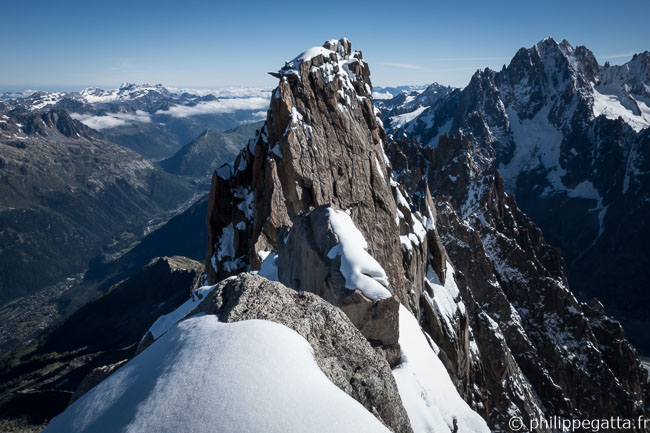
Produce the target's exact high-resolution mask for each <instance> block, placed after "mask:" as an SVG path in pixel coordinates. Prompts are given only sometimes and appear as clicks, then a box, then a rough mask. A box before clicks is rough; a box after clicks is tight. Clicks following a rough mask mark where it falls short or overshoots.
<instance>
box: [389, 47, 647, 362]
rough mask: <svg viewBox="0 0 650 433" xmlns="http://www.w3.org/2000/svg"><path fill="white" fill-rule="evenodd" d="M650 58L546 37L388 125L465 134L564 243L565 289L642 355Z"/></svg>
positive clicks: (418, 133) (431, 140) (523, 205)
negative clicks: (611, 318)
mask: <svg viewBox="0 0 650 433" xmlns="http://www.w3.org/2000/svg"><path fill="white" fill-rule="evenodd" d="M649 65H650V52H648V51H646V52H644V53H639V54H638V55H635V56H634V57H633V58H632V59H631V60H630V61H629V62H627V63H626V64H624V65H620V66H609V65H608V64H606V65H603V66H600V65H598V63H597V61H596V58H595V56H594V55H593V54H592V53H591V52H590V51H589V50H588V49H587V48H585V47H575V48H574V47H571V45H569V43H568V42H567V41H562V42H559V41H555V40H553V39H552V38H547V39H545V40H543V41H541V42H539V43H538V44H535V45H534V46H532V47H530V48H522V49H520V50H519V51H518V52H517V53H516V54H515V56H514V57H513V58H512V60H511V62H510V64H509V65H508V66H507V67H504V68H503V69H502V70H501V71H492V70H490V69H485V70H482V71H477V72H476V74H475V75H474V76H473V77H472V79H471V81H470V82H469V83H468V85H467V87H465V88H464V89H462V90H460V89H458V90H455V91H453V92H452V93H451V94H449V95H448V96H447V97H445V98H444V99H443V100H441V101H438V102H437V103H436V104H435V105H431V106H430V107H429V108H428V109H426V110H425V111H423V112H422V113H421V114H420V115H419V116H417V117H416V118H415V119H413V121H412V122H410V123H408V124H406V125H404V126H402V127H401V128H399V129H396V130H393V131H388V134H389V136H390V135H391V134H392V135H393V136H395V137H400V138H405V139H417V140H418V141H419V142H420V143H421V144H423V145H429V146H434V147H435V146H436V145H437V144H438V137H439V136H440V135H441V134H446V133H450V134H454V135H457V134H463V135H464V136H467V137H469V138H470V141H469V143H470V145H471V148H472V149H471V151H472V154H473V157H474V160H475V161H474V162H475V163H476V164H481V165H489V166H492V167H494V168H497V169H498V170H499V172H500V174H501V176H502V178H503V182H504V185H505V189H506V191H507V192H508V193H510V194H514V195H515V196H516V198H517V203H518V205H519V207H520V209H521V210H522V211H523V212H525V213H526V215H528V216H529V217H530V218H531V219H532V220H533V221H535V223H536V224H537V225H538V226H539V227H541V228H542V230H543V231H544V236H545V238H546V240H547V241H548V242H549V244H551V245H554V246H557V247H559V248H561V249H562V255H563V257H564V259H565V260H566V269H567V276H568V280H569V282H570V283H571V288H572V290H573V292H574V293H576V295H577V296H578V298H579V299H581V300H583V301H588V300H590V299H591V298H592V297H594V296H595V297H598V298H599V299H600V300H601V301H602V302H603V304H604V305H605V306H606V308H607V311H609V312H610V313H613V314H615V315H616V317H617V318H618V319H619V320H620V321H621V323H622V324H623V325H624V326H625V329H626V334H627V336H628V338H629V339H630V341H632V342H633V344H634V345H635V346H636V347H637V348H638V349H639V351H640V352H641V353H644V354H648V353H650V333H648V332H647V329H648V326H650V318H649V317H648V314H647V305H648V303H649V302H650V256H649V255H648V254H646V253H645V251H646V249H647V247H646V246H647V245H648V242H650V225H648V224H646V220H647V218H648V214H650V200H649V197H650V171H649V168H650V153H649V150H650V128H649V127H648V122H649V121H650V117H648V115H647V114H646V115H643V110H645V109H644V107H646V106H650V72H649V71H650V69H649V67H648V66H649ZM646 112H647V110H646ZM399 113H400V112H399V111H397V112H396V113H395V114H399ZM391 115H392V113H385V118H390V116H391ZM391 125H392V123H391ZM643 128H644V129H643Z"/></svg>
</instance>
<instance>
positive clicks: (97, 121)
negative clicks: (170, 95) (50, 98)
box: [70, 110, 151, 130]
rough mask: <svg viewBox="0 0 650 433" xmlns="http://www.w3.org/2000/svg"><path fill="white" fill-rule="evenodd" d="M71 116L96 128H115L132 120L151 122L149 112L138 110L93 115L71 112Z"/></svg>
mask: <svg viewBox="0 0 650 433" xmlns="http://www.w3.org/2000/svg"><path fill="white" fill-rule="evenodd" d="M70 117H72V118H73V119H76V120H78V121H80V122H81V123H83V124H84V125H86V126H88V127H89V128H93V129H96V130H101V129H108V128H115V127H116V126H124V125H128V124H129V123H132V122H140V123H150V122H151V117H150V116H149V113H147V112H145V111H142V110H137V111H136V112H135V113H110V114H106V115H104V116H93V115H91V114H80V113H70Z"/></svg>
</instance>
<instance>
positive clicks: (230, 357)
mask: <svg viewBox="0 0 650 433" xmlns="http://www.w3.org/2000/svg"><path fill="white" fill-rule="evenodd" d="M181 431H182V432H193V433H201V432H216V433H219V432H223V433H249V432H268V433H287V432H296V433H298V432H314V433H320V432H322V433H325V432H333V431H336V432H350V433H353V432H355V433H356V432H368V433H370V432H388V429H387V428H386V427H385V426H384V425H383V424H382V423H381V422H380V421H379V420H377V418H375V417H374V416H373V415H372V414H371V413H370V412H368V411H367V410H366V409H365V408H364V407H363V406H362V405H361V404H360V403H358V402H357V401H356V400H354V399H353V398H352V397H350V396H348V395H347V394H346V393H345V392H343V391H342V390H340V389H339V388H338V387H336V386H335V385H334V384H333V383H332V382H330V381H329V380H328V379H327V377H326V376H325V374H324V373H323V372H322V371H321V370H320V369H319V367H318V365H317V364H316V361H315V359H314V355H313V350H312V348H311V346H310V345H309V343H307V341H306V340H305V339H304V338H303V337H301V336H300V335H299V334H298V333H296V332H295V331H293V330H291V329H289V328H287V327H285V326H283V325H279V324H277V323H274V322H269V321H263V320H249V321H243V322H236V323H221V322H219V321H218V320H217V317H216V316H214V315H203V316H195V317H192V318H189V319H187V320H184V321H182V322H180V323H179V324H177V325H175V326H174V327H173V328H172V329H170V330H169V331H168V332H167V333H166V334H165V335H163V336H162V337H161V338H160V339H159V340H157V341H156V342H154V343H153V344H152V345H151V346H150V347H148V348H147V349H146V350H145V351H143V352H142V353H140V354H139V355H138V356H136V357H135V358H133V359H132V360H131V361H129V362H128V363H127V364H126V365H125V366H123V367H122V368H120V369H119V370H118V371H116V372H115V373H113V374H112V375H111V376H109V377H108V378H107V379H105V380H104V381H103V382H101V383H100V384H99V385H97V386H95V387H94V388H93V389H91V390H90V391H89V392H88V393H86V394H85V395H83V396H82V397H81V398H80V399H79V400H77V401H75V402H74V403H73V404H72V405H70V406H69V407H68V408H67V409H66V410H65V412H63V413H62V414H60V415H59V416H57V417H56V418H54V419H53V420H52V422H51V423H50V425H49V426H48V427H47V428H46V429H45V432H47V433H58V432H61V433H82V432H93V433H113V432H129V433H144V432H161V433H167V432H169V433H172V432H174V433H175V432H181Z"/></svg>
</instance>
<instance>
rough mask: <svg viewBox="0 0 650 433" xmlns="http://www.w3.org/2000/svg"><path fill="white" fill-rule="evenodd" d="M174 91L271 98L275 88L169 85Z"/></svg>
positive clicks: (233, 96)
mask: <svg viewBox="0 0 650 433" xmlns="http://www.w3.org/2000/svg"><path fill="white" fill-rule="evenodd" d="M167 90H169V91H170V92H173V93H189V94H190V95H197V96H207V95H214V96H216V97H218V98H252V97H256V96H257V97H261V98H269V97H270V95H271V92H272V90H273V89H268V88H264V87H221V88H218V89H193V88H180V87H167Z"/></svg>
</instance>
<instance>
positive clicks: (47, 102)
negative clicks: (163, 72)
mask: <svg viewBox="0 0 650 433" xmlns="http://www.w3.org/2000/svg"><path fill="white" fill-rule="evenodd" d="M269 98H270V91H268V90H264V89H256V88H255V89H240V90H233V91H227V90H221V91H213V92H208V91H197V90H190V89H185V90H169V89H167V88H165V87H164V86H162V85H160V84H158V85H155V86H150V85H147V84H144V85H137V84H131V83H123V84H122V85H121V86H120V87H119V88H118V89H113V90H102V89H97V88H89V89H84V90H82V91H80V92H43V91H38V92H33V93H29V94H27V95H25V94H16V93H5V94H3V95H0V114H6V115H10V114H11V115H16V114H26V113H29V112H36V111H39V110H43V109H51V108H58V109H63V110H65V111H67V112H68V113H69V114H70V116H71V117H72V118H73V119H76V120H79V121H81V122H82V123H83V124H85V125H86V126H89V127H91V128H93V129H96V130H100V131H102V133H103V134H104V136H105V137H106V138H107V139H108V140H110V141H112V142H114V143H117V144H121V145H123V146H125V147H128V148H130V149H132V150H135V151H136V152H138V153H140V154H141V155H143V156H146V157H148V158H152V159H154V160H158V159H163V158H166V157H169V156H171V155H173V154H174V153H175V152H176V151H178V150H179V149H180V148H181V147H182V146H183V145H185V144H187V143H188V142H190V141H191V140H193V139H195V138H196V137H197V136H198V135H199V134H201V133H203V132H204V131H205V130H207V129H211V130H216V131H225V130H228V129H232V128H236V127H237V126H239V125H240V124H242V123H247V122H257V121H260V120H262V119H263V118H264V117H265V116H266V108H267V106H268V101H269Z"/></svg>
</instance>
